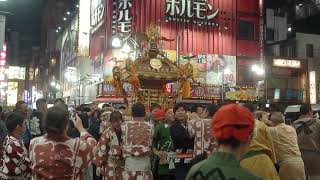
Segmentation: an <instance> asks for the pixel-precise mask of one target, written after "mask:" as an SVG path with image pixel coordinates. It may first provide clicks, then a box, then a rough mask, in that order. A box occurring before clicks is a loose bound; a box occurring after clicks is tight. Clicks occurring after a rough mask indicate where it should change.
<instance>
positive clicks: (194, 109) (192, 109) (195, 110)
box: [186, 104, 203, 113]
mask: <svg viewBox="0 0 320 180" xmlns="http://www.w3.org/2000/svg"><path fill="white" fill-rule="evenodd" d="M199 107H200V108H203V106H202V105H201V104H196V105H193V106H192V107H191V113H195V112H197V110H198V108H199ZM186 110H187V109H186Z"/></svg>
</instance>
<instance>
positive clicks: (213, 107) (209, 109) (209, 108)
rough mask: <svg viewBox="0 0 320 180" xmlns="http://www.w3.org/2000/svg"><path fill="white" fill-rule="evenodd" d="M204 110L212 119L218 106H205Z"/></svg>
mask: <svg viewBox="0 0 320 180" xmlns="http://www.w3.org/2000/svg"><path fill="white" fill-rule="evenodd" d="M206 109H207V111H208V112H209V116H210V117H213V116H214V114H215V113H216V112H217V111H218V106H217V105H215V104H209V105H207V107H206Z"/></svg>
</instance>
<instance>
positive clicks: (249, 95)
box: [225, 88, 257, 101]
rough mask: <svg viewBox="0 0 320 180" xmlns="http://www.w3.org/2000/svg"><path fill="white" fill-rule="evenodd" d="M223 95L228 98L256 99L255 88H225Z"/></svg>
mask: <svg viewBox="0 0 320 180" xmlns="http://www.w3.org/2000/svg"><path fill="white" fill-rule="evenodd" d="M225 97H226V99H228V100H242V101H255V100H257V95H256V89H242V88H228V89H226V90H225Z"/></svg>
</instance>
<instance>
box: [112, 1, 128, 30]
mask: <svg viewBox="0 0 320 180" xmlns="http://www.w3.org/2000/svg"><path fill="white" fill-rule="evenodd" d="M118 2H119V3H118ZM131 7H132V0H119V1H117V0H113V13H112V17H113V18H112V33H113V34H114V33H116V32H121V33H126V32H130V31H131V30H132V15H131V14H130V11H131ZM117 30H118V31H117Z"/></svg>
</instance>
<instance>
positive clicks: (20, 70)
mask: <svg viewBox="0 0 320 180" xmlns="http://www.w3.org/2000/svg"><path fill="white" fill-rule="evenodd" d="M7 74H8V79H19V80H25V78H26V68H25V67H19V66H9V68H8V69H7Z"/></svg>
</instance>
